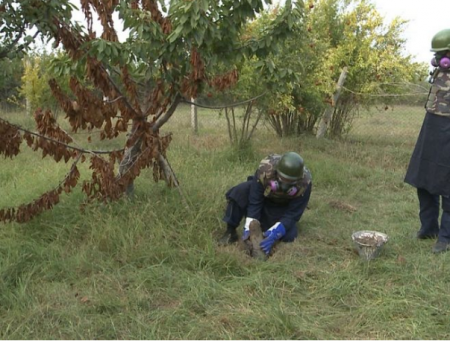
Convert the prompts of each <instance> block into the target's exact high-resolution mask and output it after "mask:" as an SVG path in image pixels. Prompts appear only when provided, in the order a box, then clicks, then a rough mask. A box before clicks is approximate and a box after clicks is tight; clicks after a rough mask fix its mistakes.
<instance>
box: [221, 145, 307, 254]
mask: <svg viewBox="0 0 450 341" xmlns="http://www.w3.org/2000/svg"><path fill="white" fill-rule="evenodd" d="M311 188H312V183H311V173H310V172H309V170H308V169H307V168H306V167H305V166H304V162H303V159H302V157H301V156H300V155H299V154H297V153H295V152H287V153H285V154H283V155H279V154H272V155H269V156H267V157H266V158H264V159H263V160H262V161H261V163H260V164H259V167H258V169H257V170H256V172H255V175H254V176H249V177H248V179H247V181H246V182H243V183H240V184H239V185H237V186H234V187H232V188H231V189H230V190H228V191H227V193H226V194H225V197H226V199H227V201H228V205H227V209H226V212H225V216H224V218H223V221H224V222H225V223H227V230H226V232H225V234H224V235H223V237H222V238H221V239H220V240H219V244H221V245H226V244H232V243H235V242H237V241H238V239H239V237H238V234H237V232H236V229H237V228H238V226H239V224H240V222H241V220H242V219H243V218H244V217H246V219H245V225H244V231H243V234H242V240H244V241H245V240H247V239H248V238H249V236H250V230H249V227H250V223H251V222H252V221H253V220H255V219H256V220H258V221H259V222H260V224H261V229H262V231H263V236H264V239H263V241H262V242H261V244H260V246H261V249H262V250H263V251H264V252H265V253H266V254H267V255H268V254H269V253H270V252H271V250H272V247H273V245H274V244H275V243H276V242H277V241H282V242H292V241H294V239H295V238H297V235H298V227H297V225H296V224H297V222H298V221H299V220H300V218H301V217H302V215H303V212H304V211H305V209H306V206H307V204H308V201H309V198H310V195H311Z"/></svg>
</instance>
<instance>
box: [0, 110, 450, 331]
mask: <svg viewBox="0 0 450 341" xmlns="http://www.w3.org/2000/svg"><path fill="white" fill-rule="evenodd" d="M11 116H12V115H8V114H2V117H5V118H11V119H12V120H16V122H18V123H21V124H24V125H27V124H29V122H28V120H27V119H26V118H24V117H23V116H19V115H17V114H15V116H14V117H11ZM367 119H368V120H372V119H374V116H373V115H372V116H369V118H367ZM378 119H380V120H381V119H384V118H382V117H381V115H380V116H379V117H378ZM406 122H408V121H406ZM411 124H413V123H412V122H411ZM414 124H415V123H414ZM374 126H376V125H374ZM419 128H420V125H419ZM419 128H418V127H417V126H416V125H414V127H409V128H406V127H401V129H400V127H399V129H400V130H399V131H398V134H392V136H391V137H390V138H383V137H384V135H383V133H382V131H381V130H380V131H379V132H378V134H379V136H381V137H382V138H379V139H374V138H372V137H371V136H369V137H365V136H364V134H359V135H358V136H356V135H353V136H352V135H351V136H350V139H348V140H346V141H329V140H317V139H315V138H314V137H310V136H302V137H301V138H286V139H281V140H280V139H278V138H277V137H276V136H275V135H274V133H273V132H272V131H271V130H270V129H268V128H267V127H266V126H264V125H261V126H260V128H259V129H258V130H257V132H256V134H255V136H254V139H253V141H252V146H253V147H252V149H250V150H247V151H245V152H244V153H242V154H238V153H236V152H235V151H233V149H232V148H230V147H229V142H228V133H227V130H226V120H225V118H224V117H223V116H221V115H219V114H218V112H207V111H200V112H199V134H198V135H194V134H192V133H191V129H190V117H189V112H188V110H187V109H186V108H181V109H180V110H179V112H177V113H176V116H175V117H174V118H173V120H171V121H170V122H169V123H168V124H167V125H166V126H165V127H164V131H165V132H169V131H171V132H173V133H174V139H173V141H172V144H171V147H170V150H169V152H168V158H169V161H170V162H171V165H172V166H173V168H174V169H175V170H176V173H177V177H178V179H179V181H180V183H181V186H182V187H181V188H182V191H183V193H184V194H185V196H186V197H187V198H188V201H189V203H190V208H189V210H187V209H186V208H185V207H184V205H183V201H182V199H181V196H180V194H179V192H178V191H177V190H176V189H172V190H171V189H169V188H167V187H166V186H165V184H164V183H162V182H161V183H157V184H155V183H153V181H152V175H151V173H150V171H148V170H146V171H144V172H143V173H142V176H141V177H140V178H139V179H138V181H137V183H136V194H135V197H134V200H132V201H129V200H127V199H123V200H121V201H119V202H115V203H111V204H108V205H104V204H92V205H89V206H87V207H86V209H85V210H84V211H81V210H80V204H81V203H82V202H83V195H82V194H81V192H80V191H79V190H78V191H76V192H75V193H72V194H70V195H64V196H63V197H62V200H61V203H60V204H59V205H57V206H56V207H55V208H54V209H53V210H52V211H50V212H45V213H43V214H42V215H40V216H39V217H37V218H35V219H34V220H32V221H31V222H29V223H26V224H15V223H12V224H2V225H1V229H0V325H1V326H2V328H0V338H1V339H448V338H450V325H449V323H448V319H449V317H450V309H449V307H450V296H449V295H448V292H449V289H450V272H449V271H448V262H449V260H450V258H449V257H450V254H441V255H434V254H432V253H431V247H432V244H433V241H426V240H425V241H417V240H415V239H414V238H413V236H414V234H415V232H416V230H417V229H418V227H419V220H418V216H417V211H418V203H417V198H416V194H415V190H414V188H412V187H410V186H408V185H406V184H404V183H403V176H404V173H405V170H406V167H407V164H408V161H409V157H410V155H411V153H412V149H413V147H414V141H415V139H416V137H417V133H418V129H419ZM408 129H410V130H408ZM367 130H368V131H369V130H370V126H367ZM405 131H408V133H407V134H406V135H405V134H404V133H405ZM409 131H411V132H412V131H414V133H409ZM374 135H375V134H374ZM78 137H79V139H80V141H85V139H86V136H84V135H82V134H79V136H77V138H78ZM94 143H96V142H94ZM118 146H120V144H118ZM116 147H117V145H113V144H110V145H109V146H108V147H104V148H103V149H110V148H116ZM286 150H295V151H298V152H300V153H301V154H302V156H303V157H304V159H305V160H306V163H307V166H308V167H309V168H310V169H311V172H312V174H313V183H314V187H313V193H312V197H311V201H310V204H309V209H308V210H307V211H306V212H305V214H304V217H303V218H302V220H301V223H300V236H299V238H298V240H297V241H296V242H294V243H291V244H282V245H279V247H278V248H277V250H276V253H275V254H274V256H273V257H271V258H270V259H269V260H268V261H267V262H258V261H256V260H253V259H250V258H249V257H248V256H246V255H245V254H243V253H242V252H241V251H240V249H239V248H238V247H236V246H230V247H217V246H216V244H215V239H216V238H217V236H218V235H220V233H221V232H223V229H224V226H223V223H222V222H221V218H222V214H223V211H224V208H225V198H224V193H225V191H226V190H227V189H228V188H229V187H230V186H233V185H235V184H237V183H239V182H241V181H243V180H245V178H246V176H247V175H250V174H252V173H253V172H254V170H255V167H256V166H257V164H258V162H259V160H260V159H262V158H263V157H264V156H265V155H266V154H267V153H270V152H278V153H282V152H283V151H286ZM69 167H70V165H67V164H64V163H61V164H60V163H58V164H55V163H54V162H53V161H52V160H51V159H49V158H48V157H47V158H44V159H41V157H40V156H39V155H37V154H36V153H33V152H32V151H30V150H29V149H28V148H27V147H26V146H25V145H24V146H23V153H21V154H20V155H19V156H18V157H17V158H15V159H13V160H10V159H2V160H1V171H0V191H1V193H2V195H1V196H0V207H1V208H4V207H9V206H12V205H20V204H22V203H25V202H29V201H31V200H33V199H34V198H36V197H38V196H39V195H40V194H41V193H43V192H44V191H46V190H48V189H50V188H52V187H53V186H55V185H56V184H57V183H58V181H59V180H60V179H62V177H63V176H64V174H65V173H66V172H67V171H68V169H69ZM83 167H86V166H83ZM84 169H86V168H84ZM83 176H84V177H87V176H88V175H87V174H84V175H83ZM349 207H351V208H352V210H350V209H347V208H349ZM353 209H356V210H355V211H353ZM363 229H373V230H378V231H381V232H384V233H387V234H388V235H389V237H390V240H389V242H388V244H386V246H385V248H384V250H383V252H382V253H381V255H380V256H379V258H377V259H376V260H374V261H371V262H365V261H363V260H362V259H360V258H359V256H358V255H357V254H355V252H354V250H353V247H352V242H351V234H352V233H353V232H354V231H358V230H363Z"/></svg>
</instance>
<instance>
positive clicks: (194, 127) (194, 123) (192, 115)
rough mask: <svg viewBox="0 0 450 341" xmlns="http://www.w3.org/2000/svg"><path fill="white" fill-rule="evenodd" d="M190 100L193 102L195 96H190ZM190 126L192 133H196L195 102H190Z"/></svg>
mask: <svg viewBox="0 0 450 341" xmlns="http://www.w3.org/2000/svg"><path fill="white" fill-rule="evenodd" d="M191 102H192V103H195V98H191ZM191 127H192V129H193V130H194V134H198V119H197V106H196V105H195V104H191Z"/></svg>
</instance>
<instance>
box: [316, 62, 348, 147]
mask: <svg viewBox="0 0 450 341" xmlns="http://www.w3.org/2000/svg"><path fill="white" fill-rule="evenodd" d="M347 72H348V68H347V67H346V66H345V67H344V68H343V69H342V72H341V75H340V76H339V80H338V82H337V84H336V90H335V91H334V93H333V98H332V102H331V104H329V105H328V107H327V108H326V109H325V112H324V113H323V115H322V119H321V120H320V124H319V129H317V134H316V137H317V138H318V139H319V138H321V137H323V136H324V135H325V132H326V131H327V128H328V123H329V122H330V120H331V116H332V115H333V112H334V106H335V105H336V103H337V101H338V99H339V96H340V94H341V90H342V86H343V85H344V82H345V78H346V77H347Z"/></svg>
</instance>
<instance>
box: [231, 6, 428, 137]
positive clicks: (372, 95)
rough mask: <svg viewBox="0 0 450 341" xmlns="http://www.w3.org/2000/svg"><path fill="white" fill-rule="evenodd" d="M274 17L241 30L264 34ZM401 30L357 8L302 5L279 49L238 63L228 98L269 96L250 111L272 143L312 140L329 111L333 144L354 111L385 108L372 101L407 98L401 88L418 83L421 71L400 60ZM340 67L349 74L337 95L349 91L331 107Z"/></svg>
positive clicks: (406, 58) (423, 72)
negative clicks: (270, 132) (258, 113)
mask: <svg viewBox="0 0 450 341" xmlns="http://www.w3.org/2000/svg"><path fill="white" fill-rule="evenodd" d="M276 13H277V9H275V10H273V11H272V12H269V13H266V14H265V15H263V16H261V17H259V18H258V20H256V21H255V22H253V23H252V24H251V25H249V26H248V28H247V32H248V34H249V35H251V34H253V32H254V31H258V30H259V29H261V28H264V27H265V25H266V21H268V20H269V21H270V20H271V19H270V18H271V16H273V15H276ZM405 24H406V21H404V20H401V19H399V18H396V19H394V20H393V21H392V22H390V23H385V22H384V19H383V18H382V17H381V16H380V14H379V13H378V12H377V10H376V8H375V7H374V5H373V4H372V3H370V2H369V1H365V0H319V1H316V2H314V3H313V2H310V3H309V4H308V5H307V6H306V9H305V13H304V20H303V25H299V26H297V30H296V31H295V32H294V34H293V35H291V36H290V37H289V38H288V39H286V40H284V41H283V43H282V44H281V45H280V51H278V53H274V54H272V55H270V56H269V58H266V59H265V60H259V59H257V58H253V59H251V60H247V61H246V65H245V66H243V67H242V71H243V72H242V73H241V74H242V76H241V78H240V80H239V82H238V84H237V85H238V86H237V88H236V89H235V90H234V92H235V93H239V94H246V96H248V93H252V91H261V89H263V88H269V89H270V93H269V94H270V95H269V96H266V97H265V101H258V105H259V106H261V107H262V110H264V111H265V113H266V118H267V119H268V120H269V122H270V124H271V125H272V126H273V128H274V130H275V132H276V133H277V134H278V135H279V136H286V135H298V134H302V133H304V132H312V131H313V130H314V129H315V127H316V123H317V121H318V119H319V118H320V117H321V115H322V114H323V112H324V110H325V108H326V106H327V105H329V104H332V105H333V106H334V114H333V116H332V121H331V124H330V130H329V133H330V135H331V136H341V135H342V134H343V133H345V132H346V131H348V129H349V128H350V127H351V123H352V120H353V117H354V115H355V114H356V113H357V109H358V108H359V107H361V106H367V105H369V104H374V103H382V104H390V103H392V101H394V100H395V99H394V97H377V95H380V94H401V93H405V92H411V87H409V86H405V84H407V83H417V82H420V80H421V79H423V78H424V77H425V75H426V66H424V65H420V64H418V63H413V62H412V60H411V57H410V56H405V55H404V53H403V51H404V43H405V41H404V39H403V38H402V37H401V36H402V33H403V27H404V25H405ZM344 66H347V67H348V70H349V74H348V77H347V80H346V82H345V87H346V88H347V89H349V90H350V91H344V92H343V93H342V94H341V97H340V100H339V101H338V103H331V95H332V94H333V92H334V88H335V84H336V82H337V80H338V79H339V76H340V73H341V70H342V68H343V67H344ZM265 70H266V71H269V72H268V73H264V71H265ZM261 71H262V72H261ZM286 75H287V76H290V75H292V77H286ZM252 94H253V95H254V93H252ZM397 100H398V99H397Z"/></svg>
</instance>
